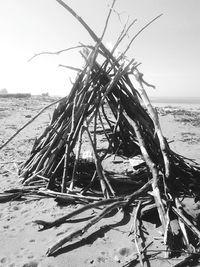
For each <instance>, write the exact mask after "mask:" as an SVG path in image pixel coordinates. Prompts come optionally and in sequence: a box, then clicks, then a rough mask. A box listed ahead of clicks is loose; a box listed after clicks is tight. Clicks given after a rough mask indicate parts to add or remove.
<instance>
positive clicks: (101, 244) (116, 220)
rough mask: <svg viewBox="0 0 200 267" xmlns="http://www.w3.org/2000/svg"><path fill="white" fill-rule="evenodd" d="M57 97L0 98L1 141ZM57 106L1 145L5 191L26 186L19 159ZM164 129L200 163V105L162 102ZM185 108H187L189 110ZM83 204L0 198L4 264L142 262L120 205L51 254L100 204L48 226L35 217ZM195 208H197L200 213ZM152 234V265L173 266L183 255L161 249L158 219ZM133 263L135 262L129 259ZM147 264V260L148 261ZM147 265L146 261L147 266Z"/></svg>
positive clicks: (0, 261) (184, 152) (112, 265)
mask: <svg viewBox="0 0 200 267" xmlns="http://www.w3.org/2000/svg"><path fill="white" fill-rule="evenodd" d="M50 101H53V99H49V98H46V99H45V98H39V97H35V98H30V99H9V98H8V99H1V98H0V123H1V128H0V144H3V143H4V142H5V141H6V140H7V139H8V138H9V137H10V136H11V135H12V134H14V133H15V132H16V131H17V130H18V129H19V128H20V127H21V126H22V125H23V124H24V123H26V122H28V120H30V119H31V118H32V117H33V116H34V115H36V114H37V112H38V111H39V110H40V109H41V108H43V107H44V106H46V105H48V104H49V102H50ZM53 109H54V107H51V108H50V109H48V110H47V111H45V112H44V113H43V114H42V115H41V116H40V117H39V118H37V119H36V120H35V121H34V122H33V123H31V124H30V125H29V126H28V127H27V128H26V129H25V130H23V131H22V132H21V133H20V134H19V135H18V136H16V138H15V139H13V140H12V141H11V142H10V143H9V144H8V145H7V146H6V147H5V148H4V149H3V150H1V151H0V185H1V189H0V191H1V192H3V191H4V190H6V189H11V188H16V187H19V186H21V184H20V181H19V179H18V176H17V171H18V170H17V164H18V163H19V162H23V161H24V160H25V159H26V158H27V157H28V155H29V153H30V150H31V148H32V145H33V142H34V139H35V137H36V136H39V135H40V134H41V133H42V131H43V130H44V128H45V127H46V126H47V125H48V122H49V119H50V117H51V114H52V110H53ZM159 110H160V123H161V127H162V130H163V134H164V136H165V137H167V139H168V141H170V142H171V143H170V146H171V148H172V149H173V150H174V151H176V152H177V153H180V154H181V155H184V156H185V157H189V158H192V159H195V160H196V162H198V163H199V164H200V149H199V142H200V116H199V115H200V109H199V108H198V107H196V108H195V109H194V110H192V111H191V110H190V112H188V111H189V110H188V108H186V109H183V110H182V112H177V110H179V111H180V108H176V107H174V106H173V107H169V106H168V107H162V108H161V107H159ZM184 110H185V111H184ZM187 204H188V207H189V209H190V211H191V212H192V211H193V210H194V211H195V209H196V211H198V205H197V204H196V205H195V204H194V203H193V201H192V200H190V202H189V201H188V202H187ZM78 207H79V205H75V206H74V205H71V204H69V205H67V206H62V207H61V206H58V205H57V203H56V202H55V201H54V199H53V198H46V197H44V198H37V197H36V196H32V197H31V196H27V197H25V198H23V199H21V200H16V201H10V202H6V203H0V267H4V266H10V267H11V266H13V267H14V266H15V267H22V266H38V267H41V266H44V267H45V266H49V267H50V266H61V267H64V266H65V267H66V266H72V267H73V266H91V267H97V266H104V267H105V266H109V267H115V266H116V267H118V266H139V262H138V257H137V252H136V249H135V246H134V237H133V235H129V232H130V229H131V225H132V223H133V215H130V216H128V215H126V216H124V215H123V213H122V212H121V211H118V213H117V214H115V216H114V215H113V216H111V215H110V217H108V218H104V219H103V220H102V221H100V222H99V223H98V224H97V225H95V226H93V227H92V228H91V229H90V230H89V231H88V233H86V234H85V235H84V236H83V237H82V238H79V239H78V240H77V241H76V242H73V243H69V244H66V245H65V246H64V247H63V248H62V249H61V250H59V251H58V253H56V254H55V255H54V257H46V256H45V254H46V252H47V249H48V247H50V246H51V245H53V244H54V242H55V241H57V240H58V239H59V238H61V237H63V236H64V234H66V233H68V232H69V231H71V230H72V229H74V228H75V227H79V226H80V225H84V224H85V223H86V221H87V220H88V218H89V217H91V216H92V215H93V214H94V213H95V212H97V210H90V211H88V212H86V213H84V214H82V215H79V216H77V217H76V218H75V219H73V220H70V221H68V222H67V223H65V224H63V225H61V226H59V227H54V228H51V229H48V230H45V231H39V228H38V226H37V225H36V224H34V223H33V221H34V220H36V219H44V220H51V219H55V218H59V217H60V216H62V215H65V214H66V213H68V212H69V211H72V210H73V209H75V208H78ZM195 214H196V213H195ZM144 227H146V228H148V232H149V234H145V239H146V240H145V244H146V245H147V244H148V245H149V248H148V249H149V250H151V255H153V254H155V255H154V257H151V260H149V263H148V264H150V265H149V266H157V265H158V264H160V265H162V266H171V264H175V263H178V262H179V261H180V259H181V258H183V256H180V257H179V258H174V259H170V260H168V259H165V258H164V254H163V253H162V251H161V250H162V248H163V244H162V236H161V232H160V230H161V229H160V227H159V226H157V224H156V222H154V223H152V222H151V223H150V222H145V223H144ZM128 263H131V264H128ZM145 264H146V263H145ZM148 264H147V265H145V266H148Z"/></svg>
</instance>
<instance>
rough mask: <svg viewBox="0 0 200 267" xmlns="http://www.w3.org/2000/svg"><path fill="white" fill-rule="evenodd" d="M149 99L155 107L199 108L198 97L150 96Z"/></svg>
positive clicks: (199, 101) (199, 98)
mask: <svg viewBox="0 0 200 267" xmlns="http://www.w3.org/2000/svg"><path fill="white" fill-rule="evenodd" d="M150 101H151V103H152V105H153V106H155V107H173V108H176V107H177V108H180V109H181V108H182V109H187V110H200V97H151V98H150Z"/></svg>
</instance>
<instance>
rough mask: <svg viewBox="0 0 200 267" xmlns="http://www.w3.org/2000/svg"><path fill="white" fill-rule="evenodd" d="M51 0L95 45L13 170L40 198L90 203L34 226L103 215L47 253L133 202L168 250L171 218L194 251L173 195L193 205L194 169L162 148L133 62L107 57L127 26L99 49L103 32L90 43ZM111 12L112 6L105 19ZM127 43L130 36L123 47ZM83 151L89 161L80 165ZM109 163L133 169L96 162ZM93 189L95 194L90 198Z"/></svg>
mask: <svg viewBox="0 0 200 267" xmlns="http://www.w3.org/2000/svg"><path fill="white" fill-rule="evenodd" d="M57 2H59V3H60V4H61V5H62V6H63V7H64V8H66V9H67V10H68V11H69V12H70V13H71V14H72V15H74V16H75V17H76V18H77V19H78V20H79V21H80V23H81V24H82V25H83V26H84V27H85V28H86V30H87V31H88V32H89V34H90V35H91V37H92V38H93V40H94V41H95V42H96V44H95V45H94V46H83V47H84V49H83V50H82V52H81V54H82V56H83V57H84V59H85V62H86V63H85V67H84V68H83V69H82V70H81V71H79V74H78V76H77V79H76V81H75V83H74V84H73V87H72V90H71V92H70V94H69V95H68V96H67V97H66V98H64V99H63V100H62V101H61V102H60V103H59V104H58V106H57V108H56V109H55V111H54V113H53V116H52V120H51V122H50V124H49V126H48V127H47V128H46V129H45V131H44V133H43V134H42V135H41V136H40V137H39V138H38V139H37V140H36V142H35V144H34V146H33V149H32V152H31V155H30V157H29V159H28V160H27V161H26V162H25V163H23V165H22V166H21V171H20V176H21V177H23V183H24V184H25V185H33V184H37V185H41V187H44V185H45V186H46V190H43V191H42V192H43V193H44V194H45V193H46V194H52V195H60V196H63V197H65V198H73V199H75V201H78V200H81V201H84V202H85V201H89V202H91V201H94V202H93V203H89V204H88V205H86V206H84V207H83V208H81V209H80V210H76V211H75V212H73V213H72V214H68V215H66V216H65V217H63V218H60V219H58V220H56V221H54V222H45V221H36V222H37V223H38V224H40V225H43V226H44V228H49V227H52V226H53V225H57V224H59V223H62V222H65V221H66V220H67V219H68V218H70V217H72V216H74V215H76V214H78V213H80V212H82V211H84V210H86V209H89V208H92V207H96V206H105V209H104V210H103V211H102V212H101V213H100V214H99V215H97V216H96V217H94V218H93V219H92V220H91V221H89V222H88V224H87V225H86V226H85V227H84V228H81V229H79V230H77V231H75V232H74V233H72V234H69V235H68V236H66V237H64V238H62V239H61V240H59V242H58V243H56V244H55V245H54V246H53V247H52V248H50V249H49V251H48V255H51V254H52V253H53V252H54V251H55V250H57V249H58V248H59V247H60V246H62V245H63V244H64V243H66V242H67V241H70V240H72V239H73V238H74V237H77V236H78V235H81V234H83V233H84V232H85V231H86V230H87V229H88V228H89V227H90V226H91V225H93V224H94V223H96V222H97V221H99V220H100V219H101V218H102V217H104V216H105V215H106V214H107V213H108V212H110V211H111V210H112V209H115V208H119V207H123V208H124V210H125V207H128V206H131V205H133V203H134V204H136V205H139V204H138V203H140V205H145V204H141V203H143V202H142V198H141V197H148V199H149V201H153V202H154V203H155V207H156V209H157V211H158V215H159V219H160V222H161V224H162V227H163V233H164V242H165V244H166V246H167V247H168V248H170V242H171V239H173V237H172V235H170V214H171V212H172V213H174V214H175V216H177V217H178V218H179V219H180V221H181V222H183V228H181V229H185V227H186V228H187V229H188V228H189V229H190V231H192V232H193V234H194V235H195V236H196V237H197V238H196V239H195V240H196V241H195V242H194V243H193V246H196V248H197V247H198V246H197V244H198V240H199V239H200V231H199V230H198V228H197V227H196V226H195V225H194V224H193V223H192V222H191V221H189V220H188V218H187V216H186V215H184V213H183V212H182V210H181V208H180V207H181V204H180V201H179V197H181V196H192V197H194V198H196V199H198V197H199V193H198V192H200V167H199V166H197V165H195V164H192V163H191V162H188V160H186V159H185V158H184V157H182V156H180V155H177V154H176V153H174V152H173V151H172V150H171V149H170V147H169V144H168V142H167V140H166V138H165V137H164V136H163V134H162V131H161V128H160V124H159V119H158V115H157V112H156V110H155V108H153V107H152V105H151V103H150V101H149V99H148V96H147V94H146V92H145V87H147V86H151V85H149V84H148V83H147V82H145V81H144V79H143V75H142V73H140V71H139V70H138V63H137V62H136V61H135V60H134V59H133V60H130V61H128V60H127V59H125V57H124V55H125V52H126V51H125V52H124V53H122V54H121V55H120V56H119V57H118V58H115V57H114V56H113V54H114V51H115V49H116V48H117V46H118V44H119V43H120V42H121V41H122V39H123V38H124V36H125V35H126V33H127V31H128V29H129V27H128V28H127V29H124V30H123V32H122V33H121V35H120V37H119V39H118V41H117V43H116V45H115V46H114V48H113V50H112V51H111V52H110V51H108V49H107V48H106V47H105V46H104V45H103V43H102V38H103V35H104V33H103V34H102V36H101V38H98V37H97V36H96V34H95V33H94V32H93V31H92V30H91V29H90V27H89V26H88V25H87V24H86V23H85V22H84V21H83V20H82V19H81V18H80V17H79V16H77V14H76V13H75V12H74V11H73V10H72V9H71V8H69V6H67V5H66V4H65V3H64V2H62V1H60V0H57ZM114 2H115V1H113V5H114ZM111 11H112V8H111V10H110V12H109V15H108V19H109V16H110V14H111ZM107 21H108V20H107ZM106 27H107V23H106V26H105V29H106ZM105 29H104V32H105ZM134 39H135V36H134V37H133V39H132V40H131V42H132V41H133V40H134ZM131 42H130V44H131ZM130 44H129V45H128V47H129V46H130ZM131 79H132V80H133V79H134V82H131ZM133 83H134V85H133ZM88 147H90V151H91V155H92V156H91V158H90V159H89V158H86V159H84V157H83V154H84V151H85V149H86V148H88ZM117 157H121V158H125V159H128V160H129V161H130V159H131V160H132V161H131V162H133V164H134V165H135V166H134V168H133V169H132V171H129V172H127V171H124V172H123V173H117V172H115V171H110V170H109V168H108V169H105V168H104V162H106V161H109V159H110V158H111V159H112V160H113V161H115V159H116V158H117ZM138 158H140V161H139V162H138V161H137V159H138ZM110 162H111V161H110ZM126 184H128V189H129V190H128V191H127V192H128V193H126V194H125V193H124V192H125V191H120V189H121V188H122V187H123V186H124V185H126ZM122 185H123V186H122ZM97 189H98V190H99V189H100V191H101V196H99V195H98V197H97V195H95V192H94V190H97ZM147 191H148V193H147ZM139 199H140V202H138V200H139ZM145 201H146V198H145ZM145 203H146V202H145ZM138 208H139V206H138ZM138 214H139V213H138ZM138 216H139V215H138ZM181 235H182V237H183V239H185V240H186V242H185V243H183V247H187V246H188V247H189V245H190V240H189V241H188V237H187V231H184V230H182V232H181Z"/></svg>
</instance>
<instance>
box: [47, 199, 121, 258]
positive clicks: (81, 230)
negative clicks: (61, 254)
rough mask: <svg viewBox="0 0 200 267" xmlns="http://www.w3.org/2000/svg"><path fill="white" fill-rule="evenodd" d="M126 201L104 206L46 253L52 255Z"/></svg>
mask: <svg viewBox="0 0 200 267" xmlns="http://www.w3.org/2000/svg"><path fill="white" fill-rule="evenodd" d="M125 202H126V201H118V202H117V203H114V204H111V205H110V206H108V207H107V208H105V209H104V210H103V211H102V212H101V213H100V214H98V215H97V216H95V217H94V218H92V219H91V220H90V221H89V222H88V223H87V224H86V225H85V226H84V227H80V228H78V229H77V230H75V231H73V232H72V233H70V234H67V236H65V237H63V238H61V239H60V240H59V241H58V242H56V243H55V244H54V245H53V246H52V247H50V248H49V249H48V251H47V253H46V255H47V256H51V255H53V253H54V252H55V251H57V250H58V249H59V248H60V247H62V246H63V245H64V244H65V243H67V242H69V241H73V240H74V239H75V238H76V237H79V236H82V235H83V234H84V233H85V232H86V231H88V229H89V228H90V227H92V226H93V225H94V224H96V223H97V222H99V221H100V220H101V219H102V218H103V217H105V215H106V214H108V213H109V212H111V211H112V210H113V209H115V208H119V207H120V206H123V205H124V204H125Z"/></svg>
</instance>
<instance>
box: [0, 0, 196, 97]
mask: <svg viewBox="0 0 200 267" xmlns="http://www.w3.org/2000/svg"><path fill="white" fill-rule="evenodd" d="M65 2H66V3H67V4H68V5H70V6H71V7H72V8H73V9H74V10H75V11H76V12H77V13H78V14H79V15H80V16H81V17H82V18H83V19H85V21H86V22H87V23H88V24H89V25H90V27H91V28H93V29H94V31H95V32H96V34H97V35H99V36H100V34H101V32H102V29H103V27H104V23H105V18H106V15H107V13H108V5H109V4H111V1H110V0H82V1H81V0H66V1H65ZM115 10H116V12H118V13H120V19H121V22H120V20H119V18H118V16H117V13H114V14H113V17H112V19H111V21H110V24H109V28H108V30H107V34H106V36H105V39H104V43H105V44H108V43H115V41H116V38H117V37H118V34H119V33H120V31H121V29H122V27H123V25H124V23H125V22H126V20H127V18H128V16H129V17H130V21H131V20H133V19H135V18H137V19H138V21H137V23H136V24H135V26H134V27H133V29H132V31H131V32H130V37H131V36H133V35H134V34H135V33H136V32H137V31H138V30H139V29H140V28H141V27H142V26H144V25H145V24H146V23H147V22H148V21H150V20H151V19H152V18H154V17H155V16H157V15H159V14H160V13H163V14H164V15H163V16H162V17H161V18H160V19H159V20H157V21H156V22H155V23H154V24H152V25H151V26H150V27H149V28H147V29H146V30H145V31H144V32H143V33H142V34H141V35H140V36H139V37H138V38H137V39H136V40H135V42H134V44H133V46H132V48H131V50H130V51H129V53H128V56H129V57H130V58H135V59H136V60H137V61H139V62H142V65H141V67H140V70H141V71H142V72H143V73H144V75H145V76H144V77H145V78H146V80H147V81H149V82H150V83H153V84H155V85H156V87H157V88H156V90H153V89H149V91H148V94H149V95H152V96H194V97H200V78H199V76H200V49H199V47H200V16H199V14H200V0H117V2H116V5H115ZM79 41H80V42H83V43H84V44H92V43H93V42H92V40H91V38H90V36H89V35H88V33H87V32H86V31H85V30H84V29H83V28H82V26H81V25H80V24H79V23H78V22H77V21H76V20H75V18H73V17H72V16H71V15H70V14H69V13H68V12H67V11H66V10H65V9H64V8H63V7H62V6H60V5H59V4H58V3H57V2H56V1H55V0H0V89H2V88H7V90H8V91H9V92H30V93H32V94H38V93H44V92H47V91H48V92H49V93H50V94H52V95H66V94H68V93H69V91H70V89H71V85H70V83H69V76H70V75H71V74H72V73H71V72H69V71H67V70H66V69H64V68H62V67H58V65H59V64H65V65H71V66H74V67H78V66H79V64H80V63H79V61H80V60H79V59H80V55H79V53H78V50H77V51H74V52H73V53H72V52H68V53H65V54H62V55H60V56H55V55H48V56H47V55H42V56H40V57H37V58H35V59H34V60H32V61H31V62H29V63H27V60H28V59H29V58H30V57H31V56H33V55H34V54H35V53H39V52H42V51H57V50H61V49H64V48H68V47H71V46H75V45H77V44H78V42H79ZM127 43H128V40H127ZM72 76H73V75H72Z"/></svg>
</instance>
